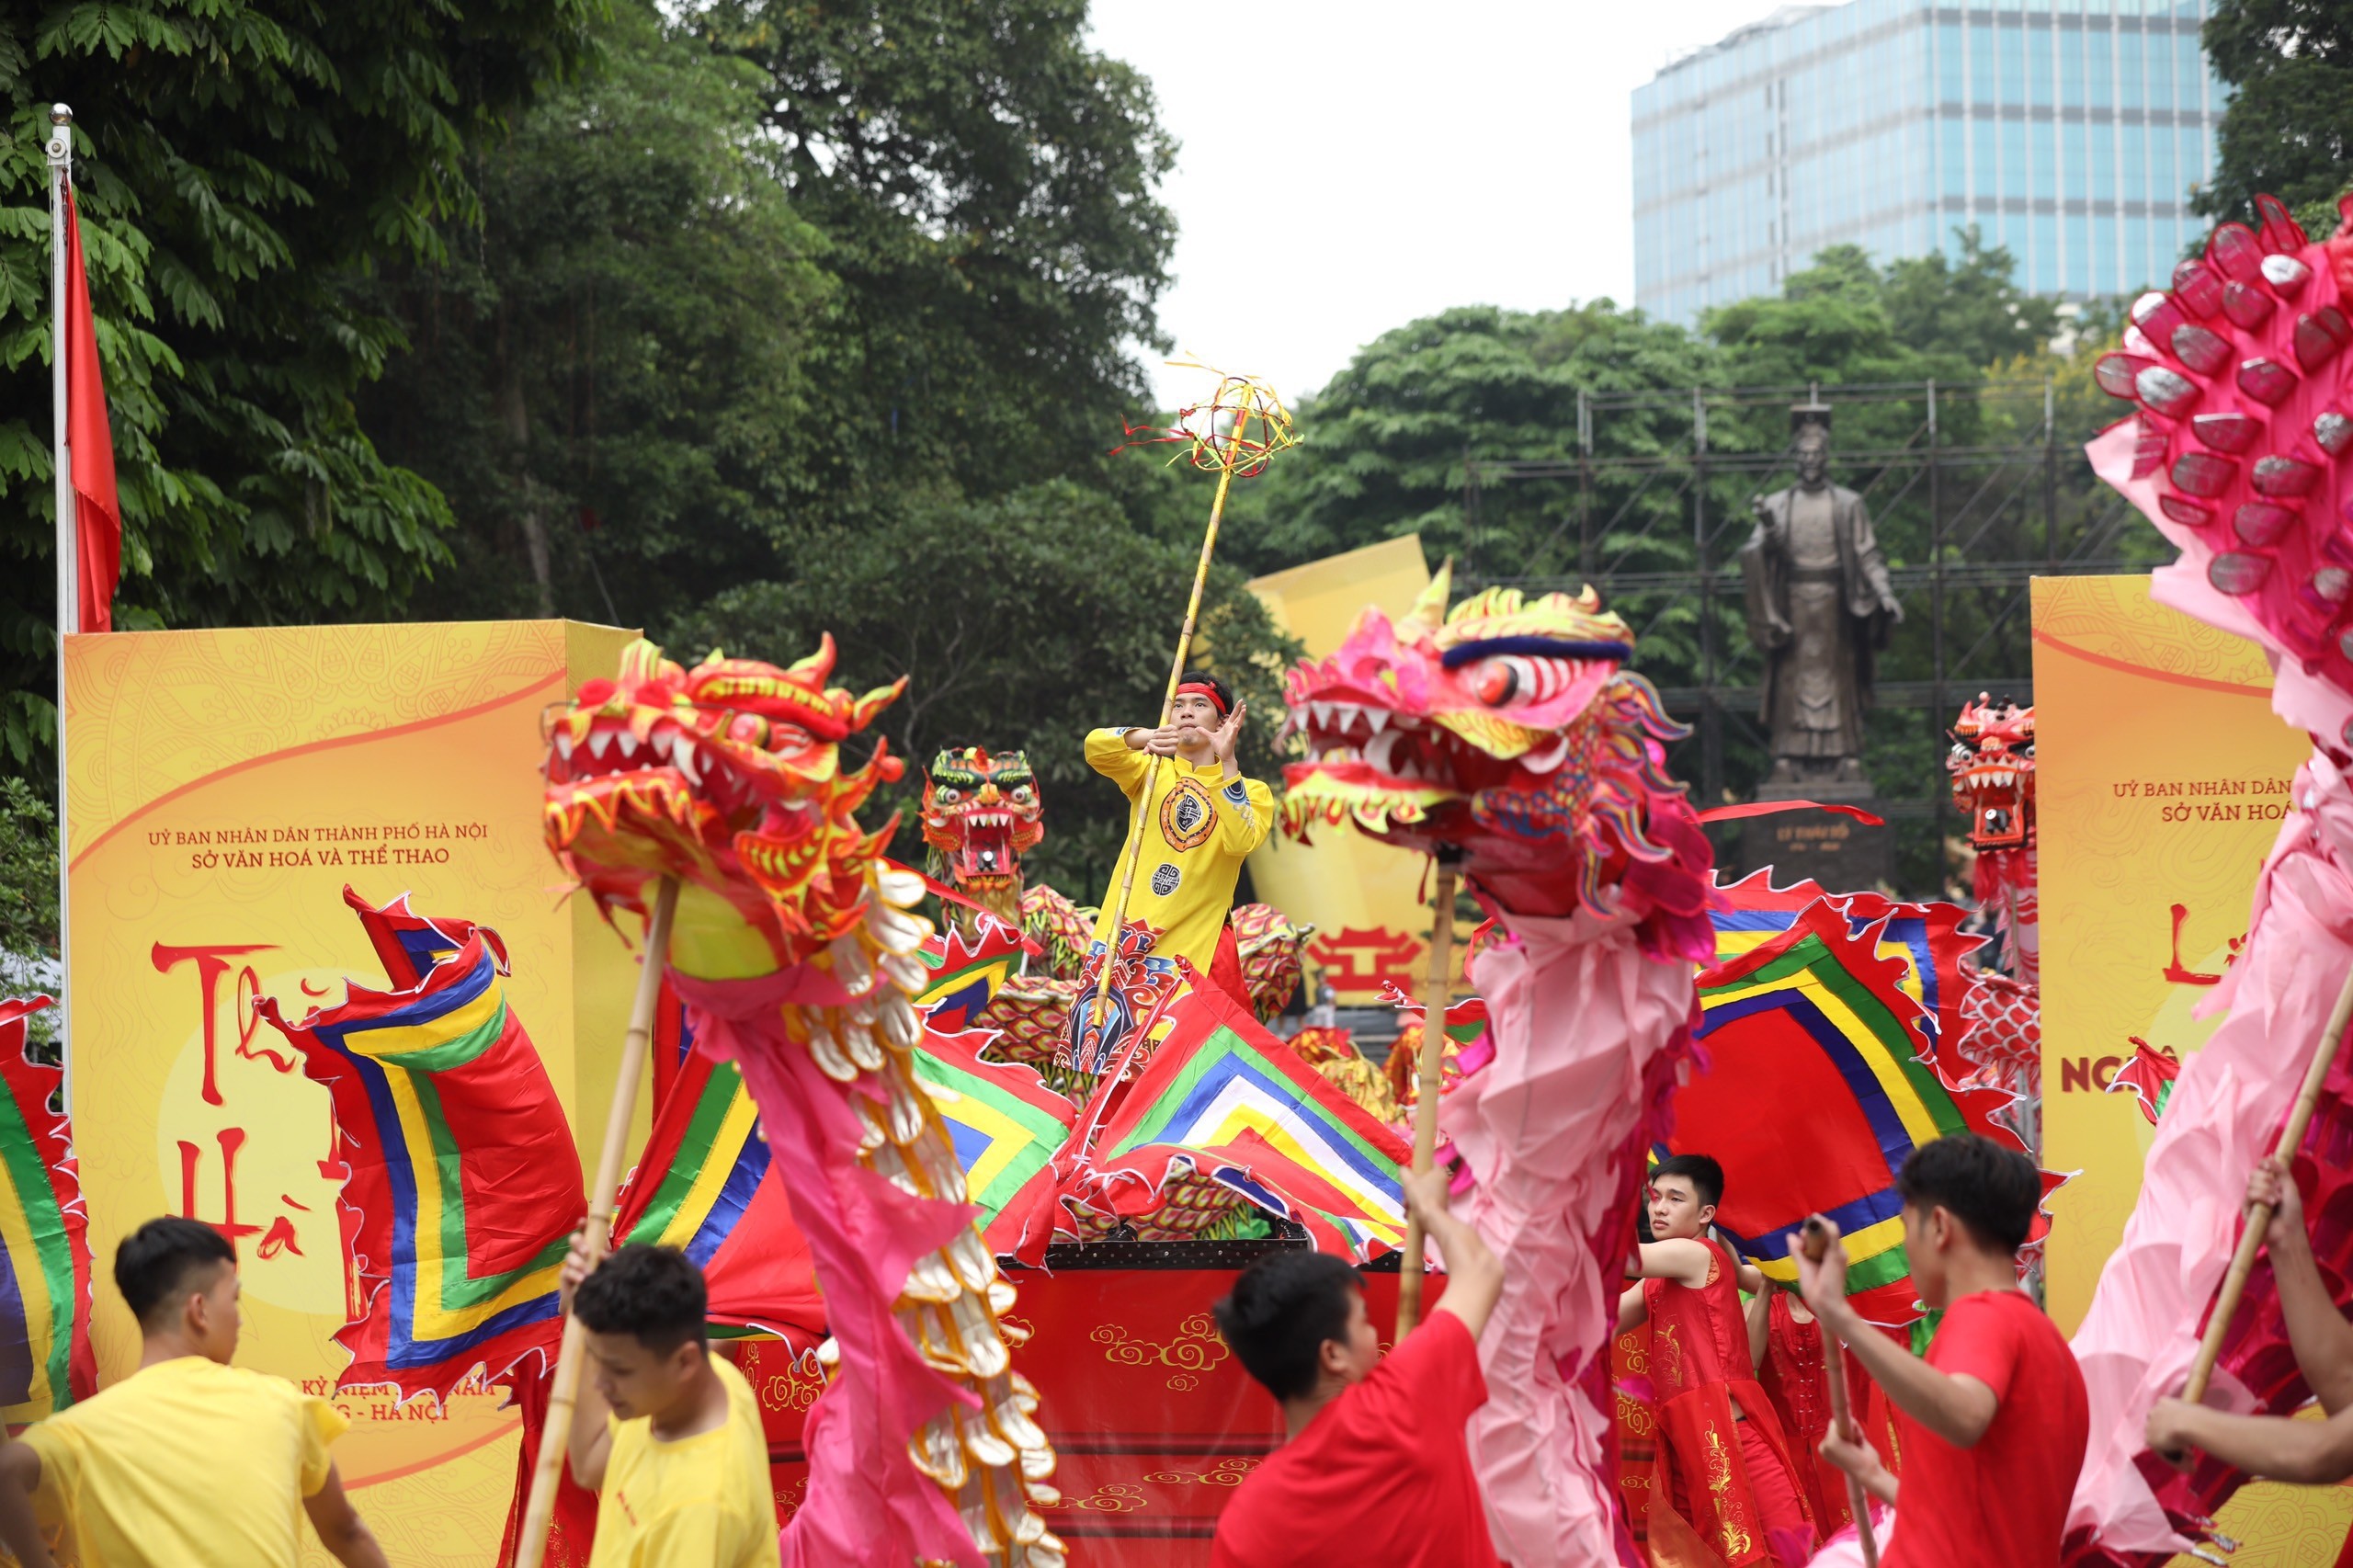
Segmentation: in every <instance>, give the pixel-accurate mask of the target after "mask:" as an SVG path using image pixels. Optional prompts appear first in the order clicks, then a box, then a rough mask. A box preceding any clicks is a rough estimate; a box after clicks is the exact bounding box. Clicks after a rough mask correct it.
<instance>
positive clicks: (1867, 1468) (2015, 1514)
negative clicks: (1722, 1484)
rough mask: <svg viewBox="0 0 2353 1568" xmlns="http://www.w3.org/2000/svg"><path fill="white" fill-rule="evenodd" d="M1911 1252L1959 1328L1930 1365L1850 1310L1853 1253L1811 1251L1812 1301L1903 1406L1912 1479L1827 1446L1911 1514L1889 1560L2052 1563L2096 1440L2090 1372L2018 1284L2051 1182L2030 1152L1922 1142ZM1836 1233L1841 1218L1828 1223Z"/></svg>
mask: <svg viewBox="0 0 2353 1568" xmlns="http://www.w3.org/2000/svg"><path fill="white" fill-rule="evenodd" d="M1895 1187H1896V1191H1897V1192H1898V1193H1900V1194H1901V1195H1902V1196H1903V1199H1904V1256H1906V1257H1907V1258H1908V1259H1910V1261H1911V1265H1912V1281H1913V1283H1914V1285H1915V1286H1916V1287H1917V1288H1918V1290H1919V1292H1920V1300H1921V1301H1922V1303H1923V1304H1925V1305H1926V1306H1927V1307H1928V1308H1930V1309H1931V1310H1934V1309H1937V1308H1939V1307H1941V1308H1943V1309H1944V1312H1945V1317H1944V1322H1943V1324H1941V1325H1939V1326H1938V1329H1937V1336H1936V1338H1935V1339H1934V1340H1932V1341H1931V1342H1930V1343H1929V1346H1928V1354H1927V1359H1925V1360H1920V1359H1915V1358H1914V1357H1913V1356H1912V1355H1911V1354H1910V1353H1909V1352H1908V1351H1906V1350H1904V1348H1903V1347H1902V1346H1898V1345H1896V1344H1895V1343H1894V1342H1893V1340H1891V1339H1889V1338H1888V1337H1887V1336H1886V1335H1883V1334H1881V1333H1880V1332H1879V1331H1878V1330H1877V1329H1875V1328H1873V1327H1872V1326H1871V1325H1870V1324H1867V1323H1865V1322H1864V1321H1863V1320H1862V1318H1861V1316H1860V1315H1859V1314H1858V1313H1857V1312H1856V1311H1855V1310H1854V1308H1852V1307H1850V1306H1848V1305H1847V1255H1846V1252H1845V1249H1843V1248H1842V1247H1839V1246H1836V1245H1833V1246H1831V1247H1829V1248H1827V1249H1826V1250H1825V1251H1824V1254H1823V1259H1822V1261H1821V1262H1820V1263H1812V1262H1809V1261H1807V1259H1806V1256H1805V1249H1804V1248H1803V1247H1802V1246H1801V1245H1800V1244H1799V1241H1798V1238H1797V1237H1796V1236H1791V1237H1790V1256H1792V1257H1794V1258H1796V1259H1797V1260H1798V1278H1799V1282H1800V1285H1801V1287H1802V1290H1803V1291H1804V1294H1805V1304H1806V1305H1807V1306H1808V1307H1809V1308H1811V1309H1812V1310H1813V1315H1814V1316H1815V1317H1816V1318H1817V1319H1819V1320H1820V1321H1821V1324H1822V1326H1823V1329H1824V1332H1825V1333H1829V1334H1835V1335H1837V1336H1838V1337H1839V1338H1840V1339H1842V1340H1844V1341H1845V1342H1846V1344H1847V1353H1848V1354H1849V1355H1851V1356H1853V1357H1854V1358H1856V1359H1857V1360H1858V1361H1860V1362H1861V1363H1862V1364H1863V1366H1864V1368H1865V1369H1867V1370H1868V1371H1869V1372H1870V1375H1871V1376H1872V1377H1873V1378H1874V1379H1876V1380H1877V1381H1878V1382H1879V1386H1880V1387H1881V1389H1882V1390H1884V1391H1885V1392H1886V1393H1887V1397H1888V1398H1889V1400H1891V1401H1892V1402H1893V1403H1894V1405H1895V1408H1896V1410H1897V1411H1898V1412H1899V1413H1900V1417H1901V1429H1902V1434H1903V1439H1904V1479H1903V1482H1902V1486H1901V1492H1902V1501H1901V1502H1900V1503H1899V1502H1898V1501H1897V1495H1898V1483H1897V1481H1896V1478H1895V1477H1894V1476H1893V1475H1890V1474H1889V1473H1888V1472H1887V1470H1886V1468H1885V1467H1884V1466H1882V1465H1881V1463H1880V1462H1879V1456H1878V1455H1877V1454H1876V1453H1874V1452H1873V1451H1872V1450H1871V1449H1870V1448H1869V1447H1868V1446H1867V1445H1861V1444H1852V1443H1847V1442H1845V1441H1842V1440H1841V1439H1840V1437H1838V1435H1837V1433H1836V1432H1835V1431H1834V1432H1833V1433H1832V1434H1831V1435H1830V1436H1829V1437H1827V1438H1825V1439H1824V1442H1823V1445H1822V1451H1823V1453H1824V1455H1825V1456H1826V1457H1827V1458H1829V1459H1830V1460H1832V1461H1833V1462H1835V1463H1836V1464H1837V1465H1838V1466H1839V1467H1840V1468H1841V1469H1843V1470H1845V1471H1848V1472H1849V1473H1851V1474H1853V1475H1855V1476H1857V1477H1859V1479H1860V1480H1861V1481H1862V1483H1863V1487H1864V1489H1865V1490H1866V1491H1868V1492H1869V1493H1870V1494H1871V1495H1872V1496H1874V1497H1876V1498H1878V1499H1879V1500H1880V1501H1881V1502H1882V1503H1885V1504H1888V1505H1889V1506H1893V1507H1894V1508H1895V1510H1896V1517H1895V1523H1894V1527H1893V1534H1892V1535H1891V1537H1890V1539H1889V1540H1888V1544H1887V1551H1886V1552H1885V1554H1884V1555H1883V1556H1881V1559H1880V1562H1881V1568H1949V1565H1950V1564H1955V1563H1972V1562H1999V1563H2003V1564H2006V1565H2009V1568H2051V1565H2053V1564H2056V1563H2057V1562H2058V1561H2059V1541H2060V1537H2061V1534H2062V1533H2063V1530H2064V1528H2065V1527H2066V1523H2067V1502H2068V1499H2069V1498H2070V1497H2071V1496H2073V1495H2074V1494H2075V1475H2076V1472H2077V1471H2080V1470H2081V1469H2082V1468H2083V1464H2084V1449H2085V1446H2086V1442H2087V1441H2088V1440H2089V1438H2090V1436H2091V1416H2090V1412H2089V1407H2088V1404H2087V1402H2086V1398H2085V1394H2084V1375H2083V1373H2082V1372H2081V1371H2079V1370H2077V1369H2076V1367H2075V1355H2074V1353H2073V1352H2071V1351H2070V1350H2069V1349H2068V1348H2067V1342H2066V1340H2065V1339H2063V1338H2062V1337H2061V1336H2060V1334H2059V1330H2058V1329H2057V1328H2056V1327H2054V1326H2052V1322H2051V1320H2050V1319H2049V1318H2047V1317H2045V1316H2043V1315H2042V1309H2041V1308H2040V1307H2038V1306H2036V1305H2035V1304H2034V1301H2033V1300H2032V1298H2030V1297H2029V1296H2028V1295H2027V1294H2026V1293H2025V1292H2024V1291H2022V1290H2019V1289H2018V1248H2019V1247H2021V1246H2023V1245H2025V1244H2026V1238H2027V1232H2028V1228H2029V1226H2030V1225H2031V1224H2032V1223H2033V1221H2034V1211H2035V1207H2036V1205H2037V1204H2038V1203H2039V1202H2040V1200H2041V1197H2042V1182H2041V1178H2040V1176H2038V1175H2037V1174H2036V1172H2035V1168H2034V1163H2033V1162H2032V1161H2031V1160H2029V1159H2028V1158H2027V1157H2026V1156H2025V1155H2024V1154H2021V1153H2018V1151H2017V1150H2015V1149H2006V1148H2004V1147H2002V1146H2001V1145H2000V1144H1998V1143H1995V1142H1990V1141H1989V1140H1986V1139H1984V1138H1980V1137H1978V1136H1976V1135H1975V1134H1973V1133H1967V1132H1956V1133H1954V1134H1952V1135H1951V1136H1949V1137H1946V1138H1939V1139H1938V1140H1936V1141H1935V1142H1931V1143H1923V1144H1921V1145H1919V1146H1918V1147H1917V1148H1915V1149H1914V1150H1913V1151H1912V1154H1911V1157H1910V1158H1909V1159H1907V1160H1905V1161H1904V1170H1903V1173H1902V1174H1901V1175H1900V1176H1897V1177H1896V1181H1895ZM1823 1223H1824V1226H1825V1227H1826V1228H1827V1229H1828V1230H1829V1233H1830V1237H1831V1240H1832V1241H1833V1242H1834V1243H1835V1242H1836V1240H1837V1234H1838V1228H1837V1227H1836V1225H1834V1224H1831V1223H1830V1222H1829V1221H1826V1220H1825V1221H1823Z"/></svg>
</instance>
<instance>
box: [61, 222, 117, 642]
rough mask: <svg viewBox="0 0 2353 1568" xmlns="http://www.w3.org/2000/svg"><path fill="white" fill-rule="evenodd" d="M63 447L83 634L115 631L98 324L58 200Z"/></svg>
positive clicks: (113, 513) (110, 473) (108, 452)
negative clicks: (69, 472)
mask: <svg viewBox="0 0 2353 1568" xmlns="http://www.w3.org/2000/svg"><path fill="white" fill-rule="evenodd" d="M64 303H65V440H66V444H67V446H68V447H69V448H70V449H71V451H70V454H69V460H70V461H71V462H72V464H73V471H74V472H73V477H74V496H75V498H76V500H77V502H78V505H77V506H76V507H75V518H74V556H75V562H74V564H75V566H76V568H77V569H78V571H77V575H78V576H79V577H80V579H81V581H80V587H81V614H80V616H79V618H78V624H79V626H80V628H81V630H82V631H113V630H114V589H115V584H116V583H117V582H118V581H119V579H120V578H121V576H122V508H121V505H120V503H119V501H118V500H117V498H116V495H115V485H114V436H113V433H112V431H111V430H109V429H108V425H107V389H106V382H105V379H104V378H103V377H102V376H101V375H100V374H99V372H98V333H97V319H96V318H95V317H94V316H92V315H91V313H90V278H89V274H88V273H87V271H85V269H84V266H83V261H82V220H81V217H80V215H79V214H78V213H77V212H76V211H75V210H74V193H73V191H72V190H70V189H69V190H67V191H66V193H65V301H64Z"/></svg>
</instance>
